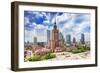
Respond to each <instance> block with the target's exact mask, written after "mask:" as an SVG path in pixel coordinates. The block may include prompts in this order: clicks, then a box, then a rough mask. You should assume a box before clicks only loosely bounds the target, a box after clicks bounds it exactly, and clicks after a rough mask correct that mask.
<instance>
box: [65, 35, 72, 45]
mask: <svg viewBox="0 0 100 73" xmlns="http://www.w3.org/2000/svg"><path fill="white" fill-rule="evenodd" d="M66 43H67V44H71V35H66Z"/></svg>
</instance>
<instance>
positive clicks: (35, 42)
mask: <svg viewBox="0 0 100 73" xmlns="http://www.w3.org/2000/svg"><path fill="white" fill-rule="evenodd" d="M34 45H37V37H34Z"/></svg>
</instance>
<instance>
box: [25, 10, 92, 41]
mask: <svg viewBox="0 0 100 73" xmlns="http://www.w3.org/2000/svg"><path fill="white" fill-rule="evenodd" d="M55 22H56V24H57V26H58V29H59V30H60V32H62V34H63V35H64V37H65V36H66V35H67V34H71V36H72V37H76V39H77V40H79V38H80V35H81V33H84V34H85V39H86V40H87V41H89V39H90V29H91V28H90V25H91V24H90V14H88V13H87V14H86V13H67V12H66V13H63V12H43V11H40V12H38V11H37V12H34V11H24V28H25V41H30V42H32V41H33V37H34V36H36V37H38V40H41V41H46V30H52V29H53V25H54V23H55Z"/></svg>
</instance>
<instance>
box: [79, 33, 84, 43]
mask: <svg viewBox="0 0 100 73" xmlns="http://www.w3.org/2000/svg"><path fill="white" fill-rule="evenodd" d="M80 42H81V44H85V35H84V34H83V33H82V34H81V39H80Z"/></svg>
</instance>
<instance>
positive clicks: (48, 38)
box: [47, 30, 51, 43]
mask: <svg viewBox="0 0 100 73" xmlns="http://www.w3.org/2000/svg"><path fill="white" fill-rule="evenodd" d="M50 36H51V35H50V30H47V43H48V42H49V41H50Z"/></svg>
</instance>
